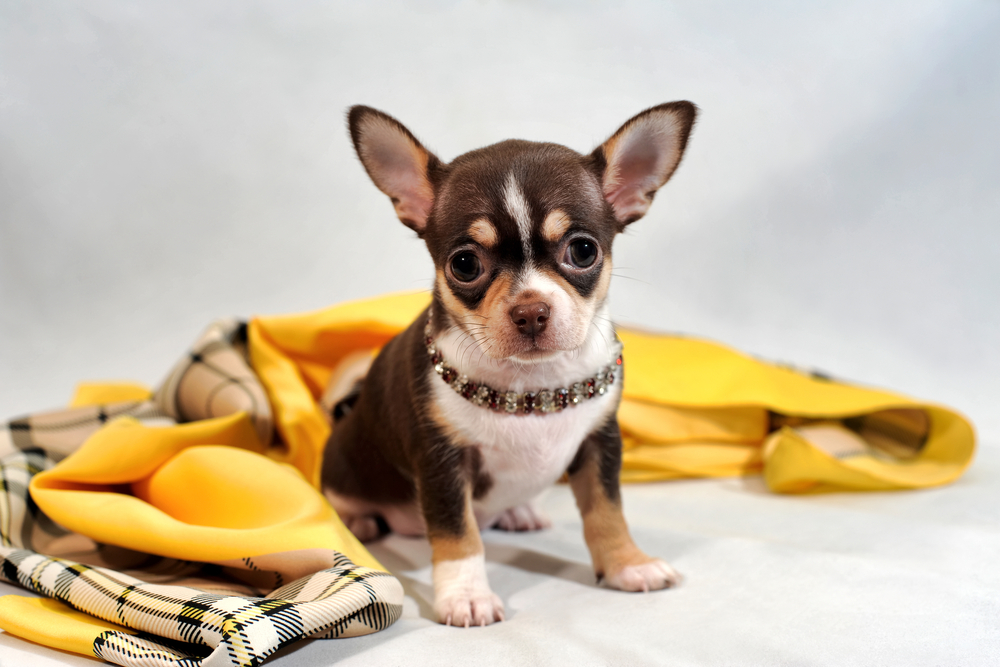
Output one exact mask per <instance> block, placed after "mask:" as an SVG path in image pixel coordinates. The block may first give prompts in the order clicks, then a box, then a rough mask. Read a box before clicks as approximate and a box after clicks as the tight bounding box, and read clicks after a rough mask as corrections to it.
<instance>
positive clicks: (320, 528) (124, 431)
mask: <svg viewBox="0 0 1000 667" xmlns="http://www.w3.org/2000/svg"><path fill="white" fill-rule="evenodd" d="M262 451H264V448H263V446H262V444H261V443H260V442H259V441H258V440H257V436H256V432H255V431H254V428H253V425H252V423H251V422H250V419H249V418H248V417H247V416H246V415H245V414H243V413H238V414H236V415H232V416H229V417H222V418H218V419H206V420H203V421H199V422H193V423H190V424H183V425H178V426H172V427H149V426H144V425H142V424H140V423H139V422H137V421H135V420H131V419H119V420H117V421H114V422H112V423H110V424H108V425H107V426H106V427H104V428H103V429H101V430H99V431H97V432H96V433H95V434H94V435H92V436H91V437H90V438H89V439H88V440H87V441H86V442H85V443H84V444H83V445H82V446H81V447H80V449H78V450H77V451H76V452H74V453H73V454H72V455H70V456H69V457H67V458H66V459H65V460H64V461H62V462H61V463H59V464H58V465H57V466H55V467H54V468H52V469H50V470H47V471H45V472H41V473H39V474H37V475H35V477H34V478H33V479H32V481H31V494H32V497H33V498H34V500H35V502H36V503H37V504H38V506H39V507H40V508H41V509H42V510H43V511H44V512H45V513H46V514H48V515H49V516H50V517H51V518H52V519H53V520H55V521H56V522H57V523H59V524H61V525H63V526H65V527H66V528H69V529H70V530H72V531H74V532H77V533H80V534H82V535H86V536H87V537H90V538H91V539H93V540H95V541H97V542H100V543H106V544H114V545H118V546H121V547H126V548H129V549H134V550H136V551H143V552H147V553H153V554H157V555H160V556H166V557H170V558H179V559H184V560H195V561H209V562H214V561H226V560H232V559H240V558H247V557H253V556H258V555H262V554H271V553H278V552H285V551H294V550H299V549H317V548H319V549H334V550H337V551H340V552H341V553H343V554H345V555H346V556H348V557H349V558H350V559H351V560H353V561H354V562H355V563H357V564H359V565H364V566H367V567H372V568H378V569H384V568H383V567H382V566H381V565H380V564H379V563H378V561H377V560H376V559H375V558H374V557H373V556H371V554H370V553H369V552H368V550H367V549H365V548H364V547H363V546H362V545H361V544H360V543H359V542H358V541H357V539H356V538H355V537H354V536H353V535H352V534H351V533H350V531H349V530H347V529H346V527H344V525H343V523H342V522H341V521H340V519H339V518H338V517H337V515H336V513H335V512H334V511H333V509H332V508H331V507H330V505H329V503H327V502H326V500H325V499H324V498H323V497H322V495H320V494H319V492H318V491H317V490H316V489H315V488H314V487H313V486H312V485H311V484H309V483H308V482H307V481H306V480H304V479H303V478H302V476H301V474H300V473H299V472H298V470H297V469H295V468H294V467H291V466H287V465H284V464H281V463H277V462H275V461H273V460H271V459H269V458H267V457H265V456H263V455H261V453H260V452H262Z"/></svg>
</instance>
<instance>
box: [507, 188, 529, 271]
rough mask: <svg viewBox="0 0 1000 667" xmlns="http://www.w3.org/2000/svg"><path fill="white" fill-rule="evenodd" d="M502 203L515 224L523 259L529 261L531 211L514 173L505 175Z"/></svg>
mask: <svg viewBox="0 0 1000 667" xmlns="http://www.w3.org/2000/svg"><path fill="white" fill-rule="evenodd" d="M503 203H504V205H505V206H506V207H507V213H509V214H510V217H512V218H514V222H516V223H517V231H518V233H519V234H520V236H521V247H522V248H524V258H525V259H526V260H527V259H531V210H530V209H529V208H528V199H527V198H526V197H525V196H524V191H523V190H521V186H520V185H519V184H518V182H517V179H516V178H515V177H514V172H510V174H508V175H507V183H506V185H504V188H503Z"/></svg>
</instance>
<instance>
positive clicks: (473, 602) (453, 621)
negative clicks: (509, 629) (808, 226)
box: [434, 554, 504, 628]
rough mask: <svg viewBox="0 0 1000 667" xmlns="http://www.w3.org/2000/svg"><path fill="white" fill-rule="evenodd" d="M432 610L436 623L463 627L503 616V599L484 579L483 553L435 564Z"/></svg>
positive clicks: (487, 622)
mask: <svg viewBox="0 0 1000 667" xmlns="http://www.w3.org/2000/svg"><path fill="white" fill-rule="evenodd" d="M434 613H435V614H436V615H437V620H438V623H443V624H444V625H454V626H458V627H466V628H467V627H469V626H476V625H479V626H485V625H489V624H490V623H493V622H495V621H502V620H504V616H503V602H501V601H500V598H499V597H497V595H496V594H494V593H493V591H491V590H490V585H489V583H488V582H487V581H486V567H485V563H484V561H483V556H482V554H478V555H476V556H470V557H468V558H460V559H457V560H446V561H440V562H437V563H435V564H434Z"/></svg>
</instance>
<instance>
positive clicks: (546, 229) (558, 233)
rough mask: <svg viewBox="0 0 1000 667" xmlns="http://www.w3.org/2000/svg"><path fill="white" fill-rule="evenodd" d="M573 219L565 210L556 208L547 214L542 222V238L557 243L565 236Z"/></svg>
mask: <svg viewBox="0 0 1000 667" xmlns="http://www.w3.org/2000/svg"><path fill="white" fill-rule="evenodd" d="M571 222H572V221H571V220H570V219H569V216H568V215H566V213H565V212H564V211H560V210H559V209H556V210H554V211H552V212H551V213H549V214H548V215H547V216H545V221H544V222H542V238H544V239H545V240H546V241H549V242H551V243H555V242H556V241H558V240H559V239H561V238H562V237H563V235H564V234H565V233H566V230H567V229H569V225H570V223H571Z"/></svg>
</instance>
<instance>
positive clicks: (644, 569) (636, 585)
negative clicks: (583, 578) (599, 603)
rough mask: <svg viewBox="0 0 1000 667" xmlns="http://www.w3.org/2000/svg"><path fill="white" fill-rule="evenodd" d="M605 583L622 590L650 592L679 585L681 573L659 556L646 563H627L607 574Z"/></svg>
mask: <svg viewBox="0 0 1000 667" xmlns="http://www.w3.org/2000/svg"><path fill="white" fill-rule="evenodd" d="M604 583H605V584H607V585H608V586H610V587H611V588H617V589H618V590H622V591H632V592H638V591H642V592H644V593H648V592H649V591H658V590H660V589H663V588H673V587H674V586H677V585H678V584H680V583H681V575H679V574H677V572H675V571H674V568H672V567H670V566H669V565H667V564H666V563H665V562H664V561H662V560H660V559H659V558H650V559H649V560H648V561H647V562H645V563H638V564H633V565H625V566H623V567H620V568H619V569H617V570H615V571H612V572H610V573H608V574H605V576H604Z"/></svg>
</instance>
